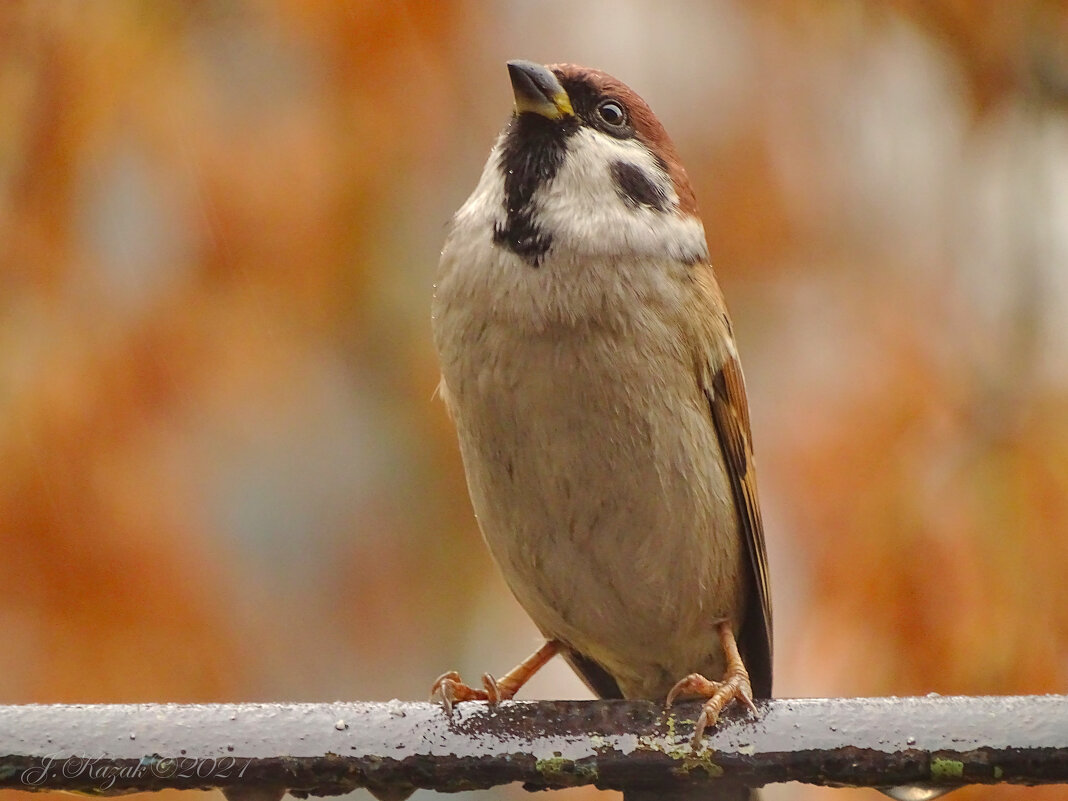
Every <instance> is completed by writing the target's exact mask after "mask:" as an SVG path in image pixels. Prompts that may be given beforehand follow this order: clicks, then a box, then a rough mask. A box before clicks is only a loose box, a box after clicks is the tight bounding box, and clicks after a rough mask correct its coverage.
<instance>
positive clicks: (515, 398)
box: [445, 334, 746, 697]
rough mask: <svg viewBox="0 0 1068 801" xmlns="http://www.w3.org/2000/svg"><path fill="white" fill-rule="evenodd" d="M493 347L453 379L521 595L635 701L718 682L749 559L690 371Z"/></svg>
mask: <svg viewBox="0 0 1068 801" xmlns="http://www.w3.org/2000/svg"><path fill="white" fill-rule="evenodd" d="M496 342H497V344H498V346H500V345H501V343H502V342H504V347H498V349H497V352H495V353H492V354H485V357H484V358H482V359H478V358H477V357H476V358H471V359H468V360H465V363H464V365H463V366H462V367H461V366H459V365H455V363H454V367H455V368H458V369H456V370H454V373H456V374H454V375H451V376H450V375H449V374H448V372H447V373H446V376H445V378H446V382H447V384H448V385H449V387H450V388H451V389H452V390H453V391H452V393H451V395H452V397H451V405H452V407H453V410H454V413H455V415H456V417H457V426H458V429H459V432H460V442H461V448H462V451H463V455H464V462H465V467H466V470H467V474H468V482H469V485H470V489H471V495H472V500H473V503H474V506H475V511H476V514H477V515H478V519H479V523H480V526H481V528H482V532H483V535H484V536H485V538H486V541H487V543H488V544H489V547H490V550H491V551H492V553H493V555H494V557H495V559H496V561H497V562H498V564H499V565H500V567H501V570H502V572H503V573H504V576H505V579H506V580H507V582H508V584H509V585H510V587H511V589H512V591H513V592H514V594H515V595H516V597H517V598H518V599H519V601H520V603H521V604H522V605H523V606H524V608H525V609H526V610H527V612H528V613H529V614H530V615H531V617H532V618H533V619H534V622H535V623H536V624H537V625H538V627H539V628H540V629H541V630H542V631H543V632H544V633H545V634H546V636H549V637H553V638H558V639H560V640H562V641H564V642H565V643H566V644H568V645H569V646H571V647H573V648H574V649H576V650H577V651H579V652H580V653H582V654H584V655H585V656H587V657H590V658H592V659H594V660H595V661H596V662H598V663H600V664H601V665H602V666H603V667H604V668H605V669H606V670H608V672H609V673H611V674H612V675H613V677H615V678H616V680H617V682H618V683H619V684H620V686H621V688H622V690H623V692H624V694H625V695H627V696H630V697H660V696H662V695H663V694H664V693H665V692H666V691H667V689H668V688H670V686H671V685H672V684H673V683H674V682H675V681H676V680H678V679H679V678H681V677H682V676H683V675H685V674H686V673H689V672H693V671H701V672H706V673H708V674H709V675H717V674H718V673H719V672H720V671H721V669H722V655H721V652H720V648H719V645H718V640H717V638H716V635H715V629H714V626H715V623H716V622H717V621H718V620H721V619H723V618H726V617H729V618H732V619H734V620H735V621H737V620H738V615H739V612H740V608H741V598H742V597H743V592H744V589H745V588H744V586H743V577H744V576H745V575H746V572H745V571H744V570H743V561H742V560H743V559H744V558H746V555H745V553H744V544H743V541H742V538H741V536H740V535H739V533H738V519H737V513H736V511H735V506H734V501H733V498H732V494H731V487H730V483H729V479H728V477H727V475H726V473H725V470H724V466H723V459H722V456H721V454H720V445H719V441H718V438H717V436H716V432H715V428H714V426H713V423H712V420H711V416H710V414H709V410H708V405H707V400H706V399H705V398H704V396H703V394H702V393H701V392H700V389H699V388H698V386H697V382H696V378H695V377H694V375H693V369H692V366H687V364H686V363H685V360H684V359H681V358H677V357H673V354H672V353H671V352H670V349H669V348H668V349H665V352H664V353H648V352H643V351H641V350H639V349H638V348H635V347H633V346H629V345H627V344H626V343H622V342H619V341H617V340H614V339H613V338H611V337H608V336H606V335H601V336H599V335H596V334H587V335H585V336H583V337H582V338H581V341H577V340H576V341H570V340H567V339H562V340H561V339H559V338H553V339H550V338H546V339H533V340H532V339H518V338H517V339H515V340H511V341H509V340H508V339H506V338H504V339H501V338H498V339H496ZM510 348H511V349H514V350H515V351H517V352H512V353H510V352H508V351H509V349H510ZM520 351H521V352H520ZM473 355H474V354H468V356H473ZM653 363H655V364H657V365H658V368H657V369H652V367H651V366H650V365H651V364H653ZM511 365H523V369H522V371H519V370H517V369H514V368H513V367H511Z"/></svg>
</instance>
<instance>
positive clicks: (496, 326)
mask: <svg viewBox="0 0 1068 801" xmlns="http://www.w3.org/2000/svg"><path fill="white" fill-rule="evenodd" d="M508 72H509V75H510V78H511V84H512V90H513V93H514V96H515V111H514V114H513V115H512V117H511V120H510V122H509V123H508V125H507V126H506V127H505V129H504V131H503V132H502V133H501V134H500V136H499V137H498V139H497V141H496V143H495V144H494V145H493V149H492V150H491V152H490V156H489V160H488V161H487V162H486V166H485V168H484V170H483V172H482V176H481V178H480V180H479V182H478V185H477V186H476V187H475V190H474V192H473V193H472V194H471V196H470V197H469V198H468V199H467V201H466V202H465V203H464V204H463V206H462V207H461V208H460V210H459V211H458V212H457V213H456V215H455V216H454V218H453V220H452V223H451V227H450V230H449V233H448V236H447V239H446V242H445V245H444V248H443V250H442V253H441V261H440V265H439V268H438V273H437V280H436V284H435V291H434V299H433V309H432V322H433V334H434V343H435V346H436V348H437V351H438V356H439V359H440V364H441V374H442V380H441V384H440V386H439V391H440V395H441V397H442V398H443V399H444V401H445V404H446V406H447V407H448V410H449V412H450V415H451V417H452V419H453V421H454V423H455V426H456V430H457V434H458V437H459V443H460V451H461V455H462V458H463V464H464V469H465V472H466V475H467V483H468V488H469V491H470V495H471V501H472V504H473V506H474V510H475V513H476V516H477V519H478V523H479V526H480V528H481V530H482V534H483V537H484V539H485V541H486V543H487V545H488V546H489V550H490V552H491V554H492V555H493V558H494V560H495V561H496V563H497V565H498V566H499V568H500V570H501V572H502V574H503V575H504V578H505V580H506V581H507V583H508V586H509V587H510V589H511V591H512V592H513V594H514V595H515V597H516V599H517V600H518V601H519V603H520V604H521V605H522V606H523V608H524V609H525V610H526V612H527V613H528V614H529V615H530V617H531V618H532V619H533V621H534V623H535V624H536V625H537V627H538V628H539V629H540V631H541V632H542V634H543V635H544V636H545V644H544V645H543V646H542V647H541V648H539V649H538V650H537V651H536V652H535V653H534V654H532V655H531V656H530V657H529V658H527V659H526V660H524V661H523V662H522V663H521V664H520V665H518V666H517V667H516V668H515V669H513V670H512V671H510V672H509V673H507V674H506V675H504V676H502V677H501V678H499V679H494V678H492V677H491V676H489V675H486V676H484V677H483V681H482V684H483V686H482V687H481V688H475V687H470V686H468V685H467V684H465V683H464V682H463V681H462V680H461V678H460V676H459V675H458V674H457V673H456V672H449V673H446V674H444V675H443V676H441V677H440V678H439V679H438V680H437V682H435V684H434V687H433V689H432V697H434V698H435V699H437V700H439V701H441V702H443V703H444V704H445V705H446V707H448V708H449V709H450V710H451V706H452V704H453V703H455V702H458V701H467V700H488V701H490V702H491V703H495V702H497V701H499V700H501V699H506V698H511V697H512V696H514V695H515V693H516V691H517V690H518V689H519V688H520V687H522V685H523V684H524V683H525V682H526V681H527V679H529V678H530V676H531V675H533V673H534V672H536V671H537V670H538V669H539V668H540V667H541V666H542V665H544V664H545V663H546V662H547V661H548V660H549V659H551V658H552V657H553V656H554V655H556V654H560V655H562V656H563V657H564V659H566V660H567V661H568V662H569V663H570V664H571V666H572V667H573V668H574V670H575V671H576V672H577V673H578V675H579V676H580V677H581V678H582V680H583V681H584V682H585V683H586V684H587V685H588V686H589V688H590V689H591V690H592V691H593V692H594V693H596V694H597V695H598V696H600V697H602V698H643V699H654V700H666V702H667V704H668V705H670V704H671V703H672V702H673V701H674V700H675V699H676V698H678V697H680V696H698V697H703V698H705V699H707V700H706V701H705V704H704V707H703V711H702V714H701V716H700V718H699V720H698V722H697V726H696V731H695V742H697V741H699V740H700V738H701V737H702V735H703V732H704V730H705V729H706V727H708V726H712V725H714V724H715V723H716V721H717V719H718V717H719V714H720V712H721V711H722V709H723V708H724V707H725V706H726V705H728V704H729V703H731V702H732V701H738V702H740V703H742V704H744V705H745V706H747V707H749V708H750V709H751V710H753V711H755V707H754V705H753V699H754V698H766V697H770V695H771V661H772V659H771V658H772V636H771V601H770V591H769V586H768V567H767V556H766V551H765V545H764V532H763V525H762V523H761V517H760V507H759V504H758V498H757V485H756V476H755V473H754V464H753V450H752V444H751V434H750V423H749V410H748V404H747V400H746V394H745V385H744V382H743V378H742V371H741V367H740V365H739V361H738V351H737V348H736V346H735V342H734V334H733V331H732V327H731V321H730V317H729V316H728V314H727V309H726V306H725V303H724V299H723V295H722V293H721V291H720V288H719V285H718V284H717V282H716V278H715V275H714V273H713V270H712V267H711V265H710V262H709V255H708V246H707V244H706V241H705V233H704V227H703V225H702V223H701V220H700V218H699V217H698V215H697V203H696V199H695V196H694V192H693V189H692V188H691V187H690V183H689V179H688V178H687V175H686V171H685V170H684V169H683V166H682V164H681V162H680V160H679V157H678V154H677V152H676V150H675V146H674V145H673V144H672V142H671V139H670V138H669V137H668V135H667V132H666V131H665V130H664V127H663V126H662V125H661V123H660V121H659V120H658V119H657V117H656V115H654V114H653V112H652V110H651V109H650V108H649V106H648V105H647V104H646V103H645V101H643V100H642V99H641V98H640V97H639V96H638V95H637V94H636V93H635V92H634V91H633V90H631V89H630V88H629V87H627V86H626V85H624V84H623V83H621V82H620V81H619V80H617V79H616V78H613V77H612V76H610V75H608V74H606V73H604V72H601V71H599V70H596V69H590V68H587V67H580V66H576V65H572V64H556V65H551V66H547V67H546V66H541V65H539V64H534V63H531V62H528V61H511V62H508ZM709 793H710V791H709V790H708V789H707V788H705V789H704V790H703V792H702V794H699V795H694V796H693V797H694V798H698V797H702V798H708V797H709ZM747 795H748V793H747V791H746V792H745V793H742V794H739V795H738V796H737V797H741V798H745V797H747ZM625 797H626V798H627V799H628V801H629V800H630V799H638V798H640V797H643V796H642V795H641V794H640V793H638V792H629V793H628V794H627V795H626V796H625ZM648 797H665V796H663V795H660V794H656V793H654V794H652V795H650V796H648ZM671 797H673V798H679V797H686V798H689V797H691V796H689V795H686V796H678V795H676V796H671ZM713 797H717V798H720V797H728V796H718V795H717V796H713ZM729 797H732V798H733V797H736V796H729Z"/></svg>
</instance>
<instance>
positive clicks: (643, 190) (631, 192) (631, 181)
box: [612, 161, 668, 211]
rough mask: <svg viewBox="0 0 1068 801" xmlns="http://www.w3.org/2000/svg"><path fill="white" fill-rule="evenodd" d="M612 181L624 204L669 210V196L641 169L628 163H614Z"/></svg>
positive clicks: (632, 206) (633, 206)
mask: <svg viewBox="0 0 1068 801" xmlns="http://www.w3.org/2000/svg"><path fill="white" fill-rule="evenodd" d="M612 180H613V181H615V184H616V190H617V191H618V192H619V196H620V197H621V198H623V202H624V203H626V204H627V205H628V206H630V207H631V208H635V209H636V208H638V207H639V206H648V207H649V208H651V209H656V210H657V211H667V210H668V196H667V194H666V193H665V192H664V190H663V189H662V188H661V186H660V185H659V184H658V183H656V182H655V181H653V180H652V179H651V178H650V177H649V176H648V175H646V174H645V172H643V171H642V169H641V168H639V167H635V166H634V165H633V164H630V163H628V162H626V161H614V162H612Z"/></svg>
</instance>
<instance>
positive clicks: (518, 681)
mask: <svg viewBox="0 0 1068 801" xmlns="http://www.w3.org/2000/svg"><path fill="white" fill-rule="evenodd" d="M559 651H560V643H558V642H557V641H556V640H546V642H545V644H544V645H543V646H542V647H541V648H539V649H538V650H537V651H535V652H534V653H532V654H531V655H530V656H528V657H527V658H526V659H524V660H523V661H522V662H520V663H519V664H518V665H516V666H515V667H514V668H512V669H511V670H509V671H508V672H507V673H505V674H504V675H503V676H501V678H500V679H495V678H493V676H491V675H490V674H489V673H483V674H482V686H483V687H484V688H485V689H482V690H476V689H475V688H474V687H468V686H467V685H466V684H464V683H463V681H462V680H461V679H460V674H459V673H457V672H456V671H455V670H450V671H449V672H448V673H442V674H441V675H440V676H438V679H437V681H435V682H434V686H432V687H431V688H430V700H431V701H440V702H441V705H442V706H444V707H445V711H446V712H448V713H449V714H450V715H451V714H452V706H453V704H455V703H457V702H458V701H488V702H489V703H490V706H493V705H495V704H499V703H500V702H501V701H507V700H508V699H510V698H512V697H513V696H514V695H515V694H516V693H517V692H519V688H520V687H522V686H523V685H524V684H526V683H527V682H528V681H529V680H530V677H531V676H533V675H534V674H535V673H537V672H538V671H539V670H541V668H542V666H543V665H544V664H545V663H546V662H548V661H549V660H550V659H552V658H553V657H554V656H556V654H557V653H558V652H559Z"/></svg>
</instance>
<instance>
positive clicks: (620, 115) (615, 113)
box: [597, 100, 627, 125]
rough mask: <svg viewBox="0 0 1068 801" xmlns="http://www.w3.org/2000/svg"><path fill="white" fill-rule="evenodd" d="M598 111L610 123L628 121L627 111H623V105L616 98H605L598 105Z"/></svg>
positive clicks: (619, 123) (620, 123)
mask: <svg viewBox="0 0 1068 801" xmlns="http://www.w3.org/2000/svg"><path fill="white" fill-rule="evenodd" d="M597 113H598V114H599V115H600V117H601V119H602V120H604V121H605V122H607V123H608V124H609V125H622V124H623V123H624V122H626V121H627V115H626V112H624V111H623V106H621V105H620V104H619V102H618V101H615V100H605V101H604V102H603V103H601V105H599V106H598V107H597Z"/></svg>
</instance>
